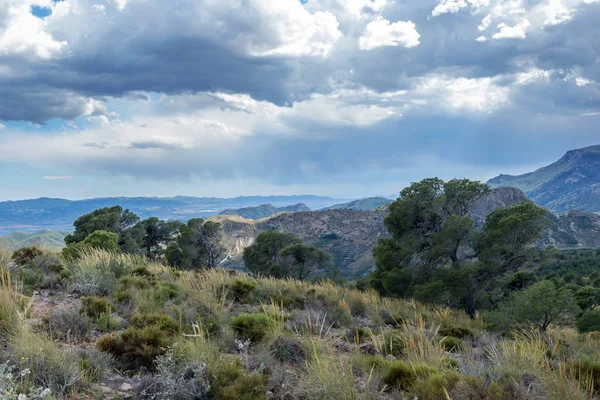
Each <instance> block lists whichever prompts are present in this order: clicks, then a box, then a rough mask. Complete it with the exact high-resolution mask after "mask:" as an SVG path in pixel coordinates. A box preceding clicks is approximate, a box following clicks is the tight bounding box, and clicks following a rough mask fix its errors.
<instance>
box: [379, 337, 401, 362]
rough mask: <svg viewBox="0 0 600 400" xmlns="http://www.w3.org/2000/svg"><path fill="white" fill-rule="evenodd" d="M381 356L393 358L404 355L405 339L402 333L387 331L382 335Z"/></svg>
mask: <svg viewBox="0 0 600 400" xmlns="http://www.w3.org/2000/svg"><path fill="white" fill-rule="evenodd" d="M383 339H384V341H383V347H382V349H381V350H382V351H383V355H384V356H387V355H392V356H394V357H400V356H401V355H402V354H403V353H404V348H405V338H404V336H403V335H402V333H400V332H398V331H387V332H385V333H384V334H383Z"/></svg>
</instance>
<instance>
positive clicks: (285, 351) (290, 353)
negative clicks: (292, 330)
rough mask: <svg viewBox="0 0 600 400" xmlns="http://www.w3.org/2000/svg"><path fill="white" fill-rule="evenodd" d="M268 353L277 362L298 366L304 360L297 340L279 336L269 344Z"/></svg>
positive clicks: (300, 344)
mask: <svg viewBox="0 0 600 400" xmlns="http://www.w3.org/2000/svg"><path fill="white" fill-rule="evenodd" d="M269 351H270V353H271V355H272V356H273V358H275V359H276V360H277V361H279V362H289V363H292V364H300V363H301V362H303V361H304V360H305V359H306V354H305V352H304V348H303V346H302V342H300V341H299V340H298V339H293V338H286V337H282V336H280V337H278V338H277V339H275V341H274V342H273V343H271V345H270V346H269Z"/></svg>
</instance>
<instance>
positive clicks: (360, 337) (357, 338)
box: [346, 328, 369, 344]
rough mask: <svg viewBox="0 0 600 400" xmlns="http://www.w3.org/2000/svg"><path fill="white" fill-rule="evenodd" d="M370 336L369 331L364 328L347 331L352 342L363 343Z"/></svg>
mask: <svg viewBox="0 0 600 400" xmlns="http://www.w3.org/2000/svg"><path fill="white" fill-rule="evenodd" d="M368 337H369V331H367V330H366V329H364V328H352V329H348V330H347V331H346V340H347V341H348V342H350V343H354V344H361V343H362V342H363V341H364V340H365V339H366V338H368Z"/></svg>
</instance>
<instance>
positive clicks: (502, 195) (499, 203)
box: [470, 187, 529, 228]
mask: <svg viewBox="0 0 600 400" xmlns="http://www.w3.org/2000/svg"><path fill="white" fill-rule="evenodd" d="M524 201H529V200H528V199H527V196H526V195H525V193H524V192H523V191H522V190H520V189H516V188H510V187H503V188H497V189H493V190H491V191H490V193H489V194H488V195H487V196H485V197H483V198H481V199H479V200H478V201H477V202H476V203H475V204H474V205H473V207H471V211H470V214H471V216H472V217H473V219H474V220H475V226H476V227H478V228H482V227H483V225H484V224H485V219H486V217H487V216H488V215H490V214H491V213H492V212H493V211H495V210H497V209H499V208H503V207H510V206H514V205H515V204H518V203H522V202H524Z"/></svg>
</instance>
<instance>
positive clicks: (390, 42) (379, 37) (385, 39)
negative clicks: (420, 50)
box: [358, 17, 421, 50]
mask: <svg viewBox="0 0 600 400" xmlns="http://www.w3.org/2000/svg"><path fill="white" fill-rule="evenodd" d="M420 37H421V35H420V34H419V33H418V32H417V26H416V25H415V24H414V23H413V22H412V21H406V22H405V21H398V22H394V23H391V22H390V21H388V20H387V19H383V18H381V17H378V18H377V19H375V20H374V21H371V22H369V24H368V25H367V27H366V28H365V31H364V33H363V35H362V36H361V37H360V39H359V41H358V46H359V48H360V49H361V50H372V49H375V48H377V47H382V46H403V47H406V48H411V47H416V46H418V45H419V44H420V42H419V38H420Z"/></svg>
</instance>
